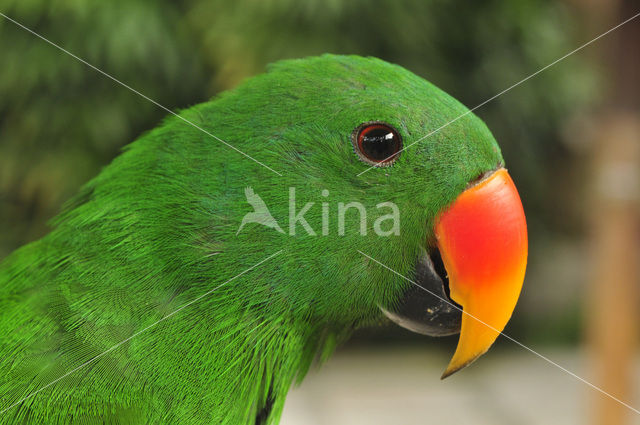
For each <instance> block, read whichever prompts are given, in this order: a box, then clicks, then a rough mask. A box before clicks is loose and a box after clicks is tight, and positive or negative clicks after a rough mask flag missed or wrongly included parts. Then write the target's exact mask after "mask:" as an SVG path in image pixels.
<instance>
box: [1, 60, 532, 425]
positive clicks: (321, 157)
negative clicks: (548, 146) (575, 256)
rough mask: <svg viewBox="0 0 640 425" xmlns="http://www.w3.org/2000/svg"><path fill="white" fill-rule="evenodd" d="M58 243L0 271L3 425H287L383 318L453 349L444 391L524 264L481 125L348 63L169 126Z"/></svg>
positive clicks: (523, 240)
mask: <svg viewBox="0 0 640 425" xmlns="http://www.w3.org/2000/svg"><path fill="white" fill-rule="evenodd" d="M180 118H182V119H180ZM96 119H99V117H96ZM185 120H186V121H188V123H185ZM450 121H452V122H451V123H450V124H449V125H447V126H445V127H442V126H444V125H445V124H447V123H449V122H450ZM189 123H190V124H193V125H189ZM440 127H442V128H441V129H440V130H439V131H436V132H434V129H438V128H440ZM202 130H204V131H202ZM205 132H209V133H210V134H213V135H215V136H217V137H218V138H220V139H222V140H224V141H226V142H228V143H229V144H230V145H232V146H233V147H235V148H236V149H237V150H240V151H242V152H244V153H246V154H247V155H248V156H250V157H251V158H248V157H247V156H244V155H242V154H241V153H239V152H238V151H237V150H234V149H232V148H230V147H228V146H225V144H223V143H221V142H220V141H219V140H216V139H215V138H212V137H210V135H208V134H205ZM430 133H432V134H430ZM426 134H430V135H429V137H426V138H424V137H423V136H424V135H426ZM420 138H423V139H424V140H420ZM417 140H419V142H417V143H415V144H413V142H414V141H417ZM254 160H255V161H254ZM258 162H259V163H258ZM263 165H267V166H269V167H271V168H272V169H273V170H275V171H277V173H279V174H276V173H274V172H273V171H272V170H270V169H268V168H266V167H265V166H263ZM52 227H53V229H52V230H51V232H50V233H49V234H48V235H46V236H45V237H43V238H42V239H40V240H38V241H35V242H33V243H30V244H28V245H26V246H24V247H22V248H20V249H18V250H17V251H15V252H14V253H12V254H11V255H9V256H8V258H6V259H5V260H4V261H3V262H2V263H1V264H0V331H1V333H0V359H1V363H0V377H1V378H0V409H2V413H1V414H0V423H2V424H48V425H58V424H76V423H77V424H126V425H135V424H181V425H190V424H230V425H238V424H241V425H242V424H251V425H254V424H276V423H277V422H278V420H279V417H280V414H281V411H282V407H283V404H284V400H285V397H286V394H287V391H288V390H289V389H290V387H291V386H292V384H294V383H295V382H299V381H300V380H301V379H302V378H303V377H304V375H305V373H306V371H307V370H308V368H309V367H310V365H312V364H313V363H314V362H316V361H322V360H323V359H326V358H327V356H328V355H330V354H331V352H332V351H333V350H334V348H335V347H336V345H337V344H339V343H340V342H341V341H344V340H345V339H346V338H347V337H348V336H349V335H350V334H351V333H352V332H353V331H354V330H355V329H358V328H361V327H363V326H371V325H375V324H380V323H382V322H383V321H385V320H387V319H385V315H386V316H387V317H389V318H391V319H392V320H393V321H395V322H397V323H398V324H400V325H402V326H405V327H406V328H409V329H412V330H414V331H417V332H421V333H425V334H427V335H447V334H453V333H458V332H460V339H459V343H458V347H457V349H456V352H455V355H454V357H453V359H452V360H451V363H450V364H449V366H448V368H447V369H446V371H445V374H444V375H445V376H446V375H449V374H451V373H453V372H455V371H457V370H459V369H460V368H462V367H464V366H466V365H467V364H469V363H470V362H472V361H473V360H475V359H476V358H477V357H478V356H480V355H481V354H483V353H484V352H485V351H487V349H488V348H489V347H490V346H491V344H492V343H493V341H494V340H495V339H496V337H497V336H498V334H499V332H501V331H502V330H503V328H504V326H505V325H506V323H507V321H508V320H509V318H510V316H511V313H512V311H513V309H514V307H515V304H516V301H517V299H518V295H519V293H520V289H521V286H522V282H523V279H524V270H525V264H526V257H527V233H526V224H525V219H524V213H523V209H522V205H521V202H520V199H519V196H518V193H517V191H516V189H515V186H514V184H513V182H512V180H511V178H510V177H509V174H508V173H507V171H506V170H505V169H504V163H503V158H502V156H501V153H500V149H499V147H498V145H497V143H496V141H495V140H494V138H493V137H492V135H491V133H490V132H489V130H488V129H487V127H486V126H485V125H484V124H483V122H482V121H481V120H480V119H478V118H477V117H476V116H474V115H473V114H472V113H470V112H469V111H468V109H466V108H465V107H464V106H463V105H462V104H460V103H459V102H457V101H456V100H454V99H453V98H451V97H450V96H448V95H447V94H446V93H444V92H442V91H441V90H439V89H438V88H436V87H435V86H433V85H432V84H430V83H429V82H427V81H425V80H424V79H422V78H420V77H418V76H416V75H414V74H412V73H411V72H409V71H407V70H405V69H403V68H401V67H399V66H396V65H391V64H388V63H386V62H384V61H381V60H378V59H375V58H362V57H357V56H334V55H324V56H321V57H313V58H307V59H300V60H287V61H282V62H278V63H276V64H274V65H271V66H270V67H269V68H268V72H266V73H265V74H263V75H260V76H257V77H254V78H252V79H249V80H248V81H246V82H244V83H243V84H241V85H240V86H239V87H237V88H236V89H235V90H232V91H229V92H226V93H223V94H221V95H219V96H217V97H216V98H215V99H213V100H211V101H209V102H205V103H202V104H199V105H196V106H193V107H191V108H189V109H186V110H184V111H182V112H181V113H180V117H175V116H173V117H170V118H168V119H167V120H166V121H164V123H163V124H161V125H160V126H158V127H157V128H155V129H154V130H152V131H150V132H148V133H146V134H144V135H143V136H141V137H140V138H139V139H138V140H136V141H135V142H133V143H131V144H130V145H128V146H127V147H126V148H125V149H124V152H123V153H122V154H121V155H120V156H118V157H117V158H116V159H115V160H114V161H113V162H112V163H111V164H110V165H109V166H107V167H105V168H104V169H103V170H102V171H101V172H100V174H98V176H97V177H95V178H94V179H93V180H91V181H90V182H89V183H87V184H86V185H85V186H84V187H83V188H82V189H81V190H80V192H79V193H78V194H77V195H76V196H75V197H74V198H73V199H72V200H71V201H70V202H69V203H68V204H67V205H66V206H65V208H64V210H63V211H62V213H61V214H60V215H59V216H58V217H57V218H55V219H54V220H53V222H52Z"/></svg>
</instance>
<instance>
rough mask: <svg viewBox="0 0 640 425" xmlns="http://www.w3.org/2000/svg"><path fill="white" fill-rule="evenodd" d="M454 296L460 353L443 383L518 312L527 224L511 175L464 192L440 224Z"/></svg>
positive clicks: (497, 176) (439, 242) (499, 173)
mask: <svg viewBox="0 0 640 425" xmlns="http://www.w3.org/2000/svg"><path fill="white" fill-rule="evenodd" d="M435 237H436V242H437V245H438V248H439V250H440V254H441V256H442V260H443V263H444V266H445V268H446V270H447V273H448V276H449V289H450V297H451V299H452V300H453V301H455V302H456V303H458V304H459V305H461V306H462V309H463V314H462V325H461V329H460V339H459V341H458V346H457V348H456V352H455V354H454V355H453V358H452V359H451V362H450V363H449V366H448V367H447V369H446V370H445V372H444V374H443V375H442V377H443V378H446V377H447V376H449V375H451V374H452V373H455V372H456V371H458V370H460V369H462V368H463V367H465V366H467V365H468V364H470V363H471V362H473V361H474V360H475V359H477V358H478V357H479V356H481V355H482V354H484V353H485V352H486V351H487V350H488V349H489V347H491V345H492V344H493V342H494V341H495V340H496V338H497V337H498V335H499V334H500V333H501V332H502V330H503V329H504V327H505V326H506V324H507V322H508V321H509V318H510V317H511V314H512V312H513V309H514V308H515V305H516V302H517V301H518V296H519V295H520V290H521V289H522V282H523V281H524V273H525V268H526V264H527V224H526V221H525V216H524V211H523V208H522V203H521V202H520V197H519V196H518V192H517V190H516V187H515V185H514V184H513V181H512V180H511V177H510V176H509V174H508V173H507V170H505V169H504V168H500V169H498V170H497V171H495V172H493V173H492V174H491V175H489V176H488V177H486V178H484V179H483V180H481V181H480V182H478V183H476V184H474V185H473V186H471V187H469V188H468V189H467V190H465V191H464V192H463V193H462V194H460V196H459V197H458V198H457V199H456V200H455V201H454V203H453V204H452V205H451V206H450V207H449V208H447V209H446V210H444V211H443V212H442V213H440V214H439V215H438V216H437V218H436V221H435Z"/></svg>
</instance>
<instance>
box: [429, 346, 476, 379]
mask: <svg viewBox="0 0 640 425" xmlns="http://www.w3.org/2000/svg"><path fill="white" fill-rule="evenodd" d="M485 351H486V350H485ZM482 354H484V352H482V353H480V354H477V355H475V356H473V357H472V358H470V359H469V360H467V361H465V362H464V363H461V364H454V363H453V362H451V363H449V366H447V368H446V369H445V371H444V372H443V373H442V376H441V377H440V380H444V379H446V378H448V377H450V376H451V375H453V374H454V373H456V372H458V371H460V370H462V369H464V368H465V367H467V366H469V365H470V364H471V363H473V362H474V361H476V360H477V359H478V357H480V356H481V355H482Z"/></svg>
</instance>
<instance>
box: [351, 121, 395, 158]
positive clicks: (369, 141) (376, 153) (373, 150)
mask: <svg viewBox="0 0 640 425" xmlns="http://www.w3.org/2000/svg"><path fill="white" fill-rule="evenodd" d="M356 131H357V139H356V140H357V144H356V143H354V145H356V146H355V147H356V151H357V152H358V154H359V155H360V157H361V158H362V159H363V160H364V161H365V162H368V163H371V164H374V165H390V164H391V163H392V162H393V161H395V159H396V158H397V155H394V154H396V153H398V152H400V150H401V147H402V141H401V139H400V136H399V135H398V133H397V132H396V131H395V130H394V129H393V128H392V127H391V126H389V125H386V124H382V123H368V124H363V125H361V126H360V127H359V128H358V129H356ZM355 134H356V132H354V135H355ZM356 140H354V142H355V141H356Z"/></svg>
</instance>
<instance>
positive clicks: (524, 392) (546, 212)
mask: <svg viewBox="0 0 640 425" xmlns="http://www.w3.org/2000/svg"><path fill="white" fill-rule="evenodd" d="M0 10H1V11H2V12H3V13H5V14H7V15H8V16H10V17H12V18H14V19H16V20H18V21H19V22H21V23H23V24H24V25H26V26H28V27H30V28H32V29H34V30H35V31H37V32H39V33H41V34H42V35H44V36H45V37H47V38H49V39H50V40H52V41H53V42H55V43H58V44H60V45H61V46H62V47H64V48H66V49H68V50H69V51H71V52H73V53H74V54H76V55H78V56H80V57H81V58H83V59H85V60H87V61H88V62H90V63H91V64H93V65H95V66H96V67H98V68H100V69H102V70H104V71H106V72H108V73H110V74H111V75H113V76H115V77H116V78H118V79H119V80H121V81H123V82H125V83H126V84H128V85H130V86H132V87H133V88H135V89H137V90H139V91H140V92H142V93H144V94H145V95H147V96H149V97H150V98H152V99H154V100H156V101H157V102H159V103H161V104H163V105H165V106H167V107H169V108H171V109H174V110H177V109H183V108H187V107H189V106H191V105H193V104H196V103H199V102H202V101H205V100H207V99H210V98H211V97H212V96H214V95H216V93H219V92H220V91H223V90H226V89H230V88H233V87H234V86H235V85H237V84H238V82H240V81H242V80H243V79H245V78H247V77H249V76H252V75H255V74H258V73H260V72H263V71H264V69H265V65H266V64H268V63H269V62H273V61H276V60H279V59H283V58H294V57H304V56H310V55H317V54H321V53H325V52H331V53H353V54H359V55H364V56H369V55H370V56H377V57H380V58H382V59H385V60H387V61H390V62H394V63H397V64H400V65H402V66H404V67H405V68H407V69H409V70H411V71H413V72H415V73H416V74H418V75H420V76H422V77H424V78H426V79H428V80H429V81H431V82H433V83H434V84H436V85H437V86H439V87H440V88H442V89H444V90H445V91H446V92H448V93H449V94H451V95H453V96H454V97H456V98H457V99H459V100H460V101H461V102H463V103H464V104H465V105H467V106H468V107H473V106H475V105H477V104H479V103H481V102H483V101H485V100H486V99H488V98H490V97H492V96H494V95H495V94H496V93H498V92H500V91H502V90H504V89H505V88H507V87H509V86H511V85H512V84H514V83H516V82H518V81H519V80H521V79H522V78H524V77H526V76H528V75H530V74H532V73H533V72H535V71H537V70H539V69H540V68H542V67H544V66H546V65H548V64H549V63H551V62H553V61H554V60H556V59H558V58H560V57H561V56H563V55H565V54H566V53H568V52H570V51H572V50H573V49H574V48H576V47H578V46H580V45H581V44H583V43H584V42H586V41H589V40H591V39H593V38H594V37H596V36H597V35H599V34H601V33H603V32H605V31H606V30H608V29H610V28H611V27H613V26H615V25H617V24H618V23H620V22H622V21H624V20H625V19H627V18H630V17H631V16H633V15H634V14H636V13H638V12H640V3H639V2H637V1H633V0H564V1H534V0H517V1H507V0H482V1H475V2H466V1H462V0H456V1H452V0H448V1H445V0H426V1H425V0H372V1H365V0H191V1H169V0H157V1H153V2H149V1H143V0H112V1H109V2H95V1H85V0H50V1H45V0H21V1H17V0H15V1H14V0H0ZM639 43H640V18H639V19H638V20H635V21H632V22H630V23H628V24H627V25H625V26H624V27H622V28H620V29H619V30H617V31H615V32H613V33H611V34H609V35H607V36H606V37H604V38H603V39H601V40H599V41H597V42H596V43H594V44H593V45H591V46H589V47H587V48H585V49H584V50H581V51H580V52H578V53H576V54H575V55H571V56H570V57H568V58H567V59H565V60H563V61H562V62H560V63H558V64H557V65H554V66H553V67H551V68H550V69H548V70H546V71H544V72H542V73H540V74H539V75H536V76H535V77H534V78H532V79H530V80H528V81H526V82H525V83H523V84H522V85H521V86H518V87H516V88H514V89H513V90H511V91H509V92H508V93H506V94H504V95H502V96H500V97H499V98H497V99H495V100H494V101H492V102H490V103H488V104H487V105H485V106H483V107H482V108H480V109H478V110H477V111H476V114H477V115H479V116H480V117H481V118H482V119H483V120H484V121H485V122H486V123H487V124H488V126H489V128H490V129H491V130H492V132H493V133H494V135H495V137H496V139H497V140H498V142H499V143H500V144H501V146H502V149H503V154H504V157H505V159H506V162H507V165H508V167H509V170H510V173H511V175H512V176H513V178H514V180H515V182H516V184H517V186H518V189H519V191H520V194H521V197H522V199H523V202H524V206H525V210H526V214H527V218H528V223H529V231H530V259H529V269H528V275H527V278H526V281H525V287H524V292H523V294H522V298H521V301H520V303H519V305H518V307H517V308H516V312H515V313H514V317H513V319H512V321H511V323H510V325H509V326H508V327H507V329H506V331H505V332H506V333H507V334H508V335H510V336H512V337H514V338H516V339H517V340H519V341H521V342H522V343H524V344H526V345H528V346H530V347H531V348H532V349H533V350H536V351H538V352H540V353H542V354H543V355H545V356H548V357H549V358H550V359H552V360H553V361H555V362H557V363H558V364H560V365H562V366H563V367H566V368H568V369H570V370H572V371H574V372H575V373H577V374H578V375H580V376H581V377H583V378H585V379H587V380H589V381H591V382H593V383H594V384H596V385H598V386H601V387H602V389H604V390H605V391H607V392H609V393H610V394H612V395H613V396H615V397H617V398H619V399H620V400H623V401H625V402H627V403H629V404H630V405H632V406H634V407H635V408H640V396H639V394H638V393H639V392H640V357H639V356H638V353H637V350H636V342H637V339H638V334H639V332H640V327H639V324H640V321H639V319H640V317H639V316H640V314H639V313H638V310H639V307H640V301H639V297H638V292H639V291H638V287H639V285H640V278H639V266H638V264H639V263H640V261H638V260H639V259H640V258H639V256H640V249H638V248H639V246H640V220H639V218H640V214H639V206H638V205H639V198H640V175H639V172H640V77H639V76H640V49H639V48H638V46H639ZM0 58H1V59H0V64H1V66H0V259H1V258H3V257H4V256H6V255H7V254H8V253H9V252H11V251H12V250H14V249H15V248H16V247H18V246H20V245H22V244H24V243H26V242H29V241H32V240H35V239H37V238H39V237H41V236H42V235H44V234H45V233H46V232H47V231H48V226H47V221H48V220H49V219H50V218H52V217H53V216H54V215H55V214H56V213H57V212H58V211H59V210H60V207H61V205H62V203H63V202H64V201H65V200H66V199H68V198H69V197H70V196H71V195H72V194H73V193H75V192H76V191H77V190H78V188H79V187H80V186H81V185H82V184H83V183H84V182H86V181H87V180H89V179H90V178H91V177H93V176H95V175H96V174H97V173H98V172H99V171H100V169H101V167H103V166H104V165H106V164H108V163H109V162H110V161H111V160H112V159H113V158H114V157H115V156H116V155H117V154H118V152H119V151H120V149H121V148H122V147H123V146H124V145H126V144H127V143H129V142H131V141H133V140H134V139H135V138H136V137H138V136H139V135H140V134H141V133H142V132H144V131H145V130H148V129H151V128H153V127H154V126H156V125H157V124H158V123H159V122H160V120H161V119H162V118H163V117H164V116H165V115H166V113H165V112H164V111H162V110H161V109H159V108H158V107H156V106H154V105H153V104H152V103H150V102H148V101H146V100H144V99H142V98H141V97H139V96H137V95H135V94H133V93H131V92H130V91H128V90H126V89H124V88H123V87H120V86H118V85H116V84H115V83H114V82H113V81H111V80H109V79H107V78H105V77H104V76H103V75H100V74H98V73H97V72H95V71H93V70H91V69H89V68H88V67H86V66H85V65H83V64H81V63H79V62H78V61H76V60H74V59H73V58H71V57H69V56H68V55H65V54H63V53H62V52H60V51H59V50H57V49H55V48H53V47H52V46H50V45H48V44H46V43H45V42H43V41H42V40H40V39H38V38H36V37H35V36H33V35H32V34H29V33H27V32H26V31H24V30H22V29H20V28H18V27H17V26H15V25H14V24H12V23H10V22H9V21H7V20H5V19H3V18H0ZM455 342H456V339H455V338H453V339H451V340H445V344H443V343H442V340H433V339H429V338H425V337H422V336H419V335H413V334H410V333H408V332H405V331H404V330H401V329H398V328H395V327H392V326H389V327H388V328H385V329H376V330H365V331H362V332H359V333H358V335H356V337H355V338H354V339H353V340H352V341H351V342H350V343H349V344H348V345H347V346H345V347H342V348H341V349H340V350H339V351H338V353H337V354H336V356H335V357H334V358H333V359H331V360H330V361H329V362H328V363H327V364H326V365H325V366H324V367H323V368H322V369H319V370H315V371H312V372H311V373H310V376H309V377H308V378H307V380H306V381H305V382H304V383H303V384H302V385H301V387H299V388H297V389H295V390H293V392H292V393H291V396H290V398H289V399H288V401H287V405H286V407H285V412H284V416H283V421H282V423H283V424H284V425H296V424H311V425H324V424H336V423H339V424H354V425H358V424H367V425H374V424H391V423H402V424H432V423H433V424H452V423H453V424H485V423H486V424H585V423H587V424H606V425H617V424H621V425H622V424H640V415H639V414H637V413H634V412H633V411H632V410H630V409H628V408H626V407H624V406H622V405H621V404H620V403H617V402H615V401H613V400H611V399H610V398H607V397H606V396H603V395H602V394H601V393H599V392H597V391H595V390H593V389H592V388H590V387H588V386H587V385H585V384H584V383H582V382H580V381H579V380H577V379H575V378H574V377H572V376H570V375H568V374H566V373H565V372H563V371H562V370H560V369H559V368H556V367H554V366H552V365H550V364H549V363H547V362H545V361H544V360H542V359H540V358H539V357H537V356H536V355H535V354H532V353H531V352H528V351H526V350H524V349H522V348H521V347H518V346H517V345H515V344H513V343H511V342H509V341H507V340H506V339H504V338H502V339H501V341H499V342H498V343H497V344H496V347H495V348H494V350H492V352H491V353H489V355H487V356H485V357H484V358H482V359H481V360H480V361H479V362H477V363H476V364H474V365H473V366H472V367H471V368H469V369H468V370H465V371H464V372H462V373H460V374H458V375H455V376H453V377H451V378H449V379H448V380H446V381H443V382H441V381H440V380H439V376H440V373H441V372H442V370H443V368H444V367H445V365H446V363H447V359H448V357H449V356H450V355H451V354H452V352H453V348H454V345H455Z"/></svg>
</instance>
